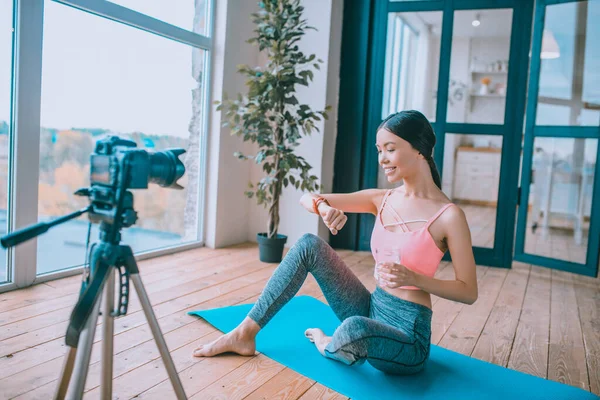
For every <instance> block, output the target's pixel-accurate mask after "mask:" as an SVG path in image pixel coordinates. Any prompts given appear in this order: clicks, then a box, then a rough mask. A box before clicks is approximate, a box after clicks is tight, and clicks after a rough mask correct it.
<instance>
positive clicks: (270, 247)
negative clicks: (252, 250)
mask: <svg viewBox="0 0 600 400" xmlns="http://www.w3.org/2000/svg"><path fill="white" fill-rule="evenodd" d="M256 240H257V241H258V251H259V258H260V261H262V262H267V263H279V262H281V259H282V257H283V245H285V242H287V236H285V235H280V234H277V236H276V237H274V238H272V239H269V238H268V237H267V234H266V233H257V234H256Z"/></svg>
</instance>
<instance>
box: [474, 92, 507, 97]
mask: <svg viewBox="0 0 600 400" xmlns="http://www.w3.org/2000/svg"><path fill="white" fill-rule="evenodd" d="M471 96H475V97H494V98H495V97H497V98H505V97H506V95H505V94H495V93H488V94H479V93H471Z"/></svg>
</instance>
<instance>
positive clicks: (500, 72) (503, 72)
mask: <svg viewBox="0 0 600 400" xmlns="http://www.w3.org/2000/svg"><path fill="white" fill-rule="evenodd" d="M471 73H472V74H496V75H506V74H508V72H507V71H477V70H471Z"/></svg>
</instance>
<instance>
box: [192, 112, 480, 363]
mask: <svg viewBox="0 0 600 400" xmlns="http://www.w3.org/2000/svg"><path fill="white" fill-rule="evenodd" d="M434 145H435V134H434V132H433V129H432V127H431V124H430V123H429V121H428V120H427V118H425V116H424V115H423V114H421V113H420V112H418V111H402V112H399V113H397V114H393V115H390V116H389V117H388V118H386V119H385V120H384V121H383V122H382V123H381V125H380V126H379V128H378V131H377V142H376V147H377V152H378V154H379V164H380V165H381V167H382V168H383V169H384V171H385V175H386V176H387V179H388V181H389V182H400V181H403V182H404V185H403V186H400V187H397V188H395V189H393V190H382V189H368V190H362V191H359V192H356V193H349V194H325V195H314V194H305V195H304V196H303V197H302V199H301V201H300V202H301V204H302V205H303V206H304V207H305V208H306V209H307V210H308V211H310V212H314V213H318V214H320V216H321V217H322V218H323V221H324V222H325V224H326V225H327V227H328V228H329V230H330V231H331V233H332V234H334V235H335V234H337V232H338V231H339V230H340V229H342V227H343V226H344V224H345V223H346V220H347V217H346V215H345V214H344V213H371V214H373V215H375V216H376V222H375V226H374V228H373V233H372V237H371V250H372V252H373V256H374V258H375V262H376V267H375V268H376V271H375V276H376V277H378V282H377V283H378V285H377V287H376V289H375V291H374V292H373V293H370V292H369V291H368V290H367V289H366V288H365V286H364V285H363V284H362V283H361V282H360V280H359V279H358V278H357V277H356V276H355V275H354V274H353V273H352V271H351V270H350V268H348V267H347V266H346V265H345V264H344V261H343V260H342V259H341V258H340V256H339V255H338V254H337V253H336V252H335V250H333V248H331V247H330V246H329V245H328V244H327V243H326V242H324V241H323V240H321V239H320V238H318V237H317V236H315V235H311V234H306V235H304V236H302V238H300V240H298V242H297V243H296V244H295V245H294V246H292V248H290V250H289V252H288V253H287V255H286V256H285V258H284V259H283V261H282V262H281V264H280V265H279V266H278V267H277V269H275V271H274V272H273V275H272V276H271V278H270V279H269V281H268V282H267V285H266V287H265V288H264V290H263V292H262V293H261V295H260V297H259V298H258V300H257V301H256V303H255V305H254V307H253V308H252V309H251V311H250V312H249V313H248V316H247V317H246V318H245V319H244V321H242V322H241V323H240V325H238V326H237V327H236V328H235V329H234V330H233V331H231V332H229V333H227V334H226V335H223V336H221V337H219V338H218V339H217V340H215V341H213V342H212V343H208V344H205V345H203V346H200V347H198V348H197V349H196V350H195V351H194V356H197V357H210V356H214V355H217V354H220V353H224V352H235V353H238V354H241V355H254V353H255V337H256V335H257V333H258V331H259V330H260V329H261V328H263V327H264V326H265V325H266V324H267V323H268V322H269V320H270V319H271V318H273V316H274V315H275V314H276V313H277V312H278V311H279V310H280V309H281V308H282V307H283V306H284V305H285V304H286V303H287V302H288V301H289V300H290V299H292V297H293V296H294V295H295V294H296V293H297V292H298V290H299V289H300V287H301V286H302V284H303V283H304V280H305V279H306V276H307V274H308V273H309V272H310V273H311V274H312V275H313V276H314V277H315V278H316V280H317V282H318V283H319V286H320V287H321V289H322V291H323V293H324V295H325V298H326V299H327V302H328V303H329V305H330V306H331V308H332V309H333V311H334V312H335V314H336V315H337V317H338V318H339V319H340V321H342V324H341V325H340V326H339V327H338V328H337V329H336V330H335V332H334V333H333V336H331V337H329V336H325V334H324V333H323V331H321V330H320V329H318V328H313V329H308V330H307V331H306V333H305V334H306V336H307V337H308V338H309V339H310V340H311V341H312V342H314V343H315V345H316V347H317V349H318V350H319V352H320V353H321V354H322V355H323V356H325V357H327V358H331V359H333V360H337V361H341V362H343V363H345V364H347V365H354V364H362V363H364V362H365V361H368V362H369V364H371V365H372V366H373V367H375V368H377V369H379V370H381V371H384V372H387V373H393V374H412V373H416V372H419V371H421V370H422V369H423V367H424V366H425V364H426V361H427V360H428V358H429V349H430V340H431V316H432V310H431V294H434V295H436V296H439V297H442V298H445V299H449V300H453V301H458V302H461V303H466V304H472V303H473V302H475V300H476V299H477V278H476V273H475V260H474V257H473V251H472V247H471V234H470V231H469V227H468V225H467V220H466V218H465V214H464V212H463V211H462V210H461V209H460V208H459V207H457V206H455V205H453V204H452V203H451V202H450V200H449V199H448V197H446V195H444V193H443V192H442V191H441V182H440V176H439V173H438V171H437V168H436V166H435V163H434V161H433V159H432V156H431V155H432V151H433V146H434ZM446 250H450V253H451V255H452V261H453V263H452V264H453V266H454V271H455V275H456V279H455V280H440V279H436V278H434V277H433V276H434V273H435V271H436V270H437V268H438V265H439V263H440V261H441V259H442V256H443V255H444V253H445V252H446ZM390 252H391V253H392V254H394V253H395V254H398V255H399V259H395V258H388V254H389V253H390ZM390 260H391V261H393V260H399V262H398V261H396V262H390Z"/></svg>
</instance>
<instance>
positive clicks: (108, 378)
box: [100, 270, 115, 399]
mask: <svg viewBox="0 0 600 400" xmlns="http://www.w3.org/2000/svg"><path fill="white" fill-rule="evenodd" d="M105 290H106V293H105V296H106V297H105V298H104V312H103V316H104V319H103V320H104V323H103V327H102V383H101V385H100V398H101V399H112V383H113V382H112V378H113V334H114V324H115V319H114V317H113V316H112V311H113V308H114V300H115V271H114V270H111V271H110V272H109V273H108V277H107V279H106V288H105Z"/></svg>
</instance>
